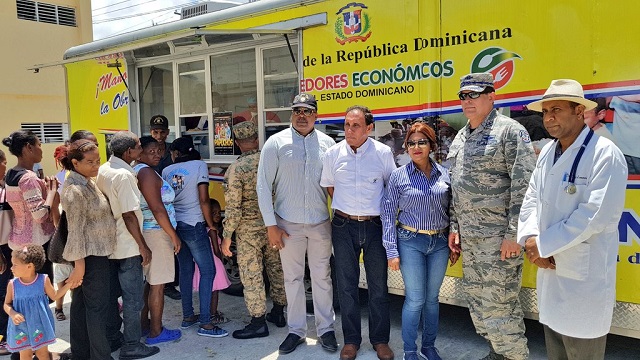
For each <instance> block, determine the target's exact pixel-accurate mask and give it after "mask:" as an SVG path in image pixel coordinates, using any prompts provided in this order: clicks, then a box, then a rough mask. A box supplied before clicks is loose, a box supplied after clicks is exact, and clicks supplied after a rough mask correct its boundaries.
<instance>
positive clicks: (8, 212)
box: [0, 187, 13, 245]
mask: <svg viewBox="0 0 640 360" xmlns="http://www.w3.org/2000/svg"><path fill="white" fill-rule="evenodd" d="M1 191H2V199H0V245H4V244H6V243H8V242H9V236H10V235H11V224H12V223H13V209H12V208H11V205H9V203H8V202H7V190H6V189H5V188H4V187H3V188H2V189H1Z"/></svg>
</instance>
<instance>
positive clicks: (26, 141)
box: [2, 130, 60, 279]
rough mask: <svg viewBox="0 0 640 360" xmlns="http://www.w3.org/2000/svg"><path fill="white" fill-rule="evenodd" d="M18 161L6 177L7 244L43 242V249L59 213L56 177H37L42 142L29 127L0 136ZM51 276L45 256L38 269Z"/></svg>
mask: <svg viewBox="0 0 640 360" xmlns="http://www.w3.org/2000/svg"><path fill="white" fill-rule="evenodd" d="M2 143H3V144H4V145H5V146H6V147H8V148H9V152H11V154H13V155H14V156H15V157H16V158H17V159H18V163H17V165H16V166H15V167H13V168H12V169H9V171H7V175H6V177H5V184H6V192H7V193H6V196H7V202H9V204H10V205H11V207H12V208H13V212H14V219H13V226H12V227H11V235H10V236H9V247H10V248H11V249H13V250H15V249H21V248H22V247H24V245H26V244H36V245H42V246H43V247H44V249H45V251H46V250H47V248H48V245H49V244H48V241H49V238H51V235H53V232H54V230H55V224H56V223H57V221H58V218H59V216H60V213H59V211H58V204H59V203H60V197H59V195H58V192H57V190H58V181H57V180H56V179H55V177H46V178H45V179H44V180H43V179H40V178H38V175H37V174H36V173H34V172H33V171H32V170H31V169H33V164H35V163H37V162H40V161H42V144H41V143H40V140H39V139H38V137H37V136H36V135H35V134H34V133H33V132H31V131H29V130H18V131H14V132H13V133H11V135H9V136H8V137H6V138H4V139H3V140H2ZM38 272H40V273H43V274H48V275H49V278H50V279H52V278H53V268H52V265H51V262H50V261H49V260H48V259H47V261H46V262H45V265H44V266H43V267H42V269H41V270H40V271H38Z"/></svg>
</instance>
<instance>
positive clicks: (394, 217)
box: [381, 123, 451, 360]
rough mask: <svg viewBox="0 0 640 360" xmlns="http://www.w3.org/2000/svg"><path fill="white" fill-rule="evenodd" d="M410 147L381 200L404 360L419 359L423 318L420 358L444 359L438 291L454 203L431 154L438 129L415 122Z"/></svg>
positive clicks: (409, 136)
mask: <svg viewBox="0 0 640 360" xmlns="http://www.w3.org/2000/svg"><path fill="white" fill-rule="evenodd" d="M405 147H406V149H407V150H408V152H409V156H410V157H411V162H410V163H408V164H406V165H404V166H402V167H400V168H398V169H396V170H395V171H393V173H391V177H390V178H389V183H388V184H387V187H386V188H385V193H384V197H383V200H382V206H383V210H382V216H381V218H382V225H383V244H384V246H385V249H386V251H387V259H388V263H389V268H391V269H392V270H398V269H400V271H401V272H402V277H403V279H404V284H405V301H404V306H403V308H402V340H403V342H404V359H406V360H413V359H416V360H417V359H418V354H417V351H418V348H417V346H416V338H417V336H418V325H419V322H420V315H421V314H422V316H423V331H422V346H421V349H420V355H421V356H422V357H423V358H425V359H429V360H433V359H438V360H439V359H440V356H439V355H438V352H437V350H436V348H435V340H436V335H437V332H438V316H439V303H438V293H439V291H440V285H442V280H443V279H444V274H445V272H446V269H447V261H448V259H449V247H448V243H447V237H448V235H449V202H450V198H451V194H450V187H451V181H450V179H449V174H448V171H447V169H445V168H444V167H442V166H440V165H439V164H437V163H436V162H435V161H433V160H432V159H431V158H430V157H429V155H430V154H431V153H432V152H433V151H435V150H436V135H435V132H434V130H433V129H432V128H431V127H429V126H428V125H426V124H424V123H415V124H413V125H412V126H411V128H410V129H409V131H408V132H407V137H406V138H405Z"/></svg>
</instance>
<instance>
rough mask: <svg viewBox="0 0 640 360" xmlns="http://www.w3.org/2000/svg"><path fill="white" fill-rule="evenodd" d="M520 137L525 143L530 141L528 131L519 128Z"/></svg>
mask: <svg viewBox="0 0 640 360" xmlns="http://www.w3.org/2000/svg"><path fill="white" fill-rule="evenodd" d="M520 139H522V141H524V143H525V144H528V143H530V142H531V138H530V137H529V132H527V130H520Z"/></svg>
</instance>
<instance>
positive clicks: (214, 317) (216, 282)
mask: <svg viewBox="0 0 640 360" xmlns="http://www.w3.org/2000/svg"><path fill="white" fill-rule="evenodd" d="M209 202H210V203H211V216H212V217H213V224H214V226H215V228H214V229H212V230H213V231H212V232H211V233H210V234H211V251H212V252H213V262H214V264H215V267H216V276H215V277H214V278H213V291H212V292H211V323H212V324H214V325H219V324H224V323H227V322H229V319H227V318H226V317H225V316H224V314H223V313H222V312H220V311H218V293H219V292H220V290H223V289H226V288H228V287H229V285H231V282H230V281H229V278H228V277H227V271H226V270H225V268H224V264H223V263H222V260H220V258H218V257H217V256H216V255H215V252H214V251H213V248H214V246H218V247H220V242H221V241H222V239H221V238H220V235H221V234H222V209H221V208H220V203H219V202H218V200H216V199H210V201H209ZM214 234H215V235H214ZM199 285H200V271H198V266H196V269H195V272H194V273H193V290H195V291H198V289H199Z"/></svg>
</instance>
